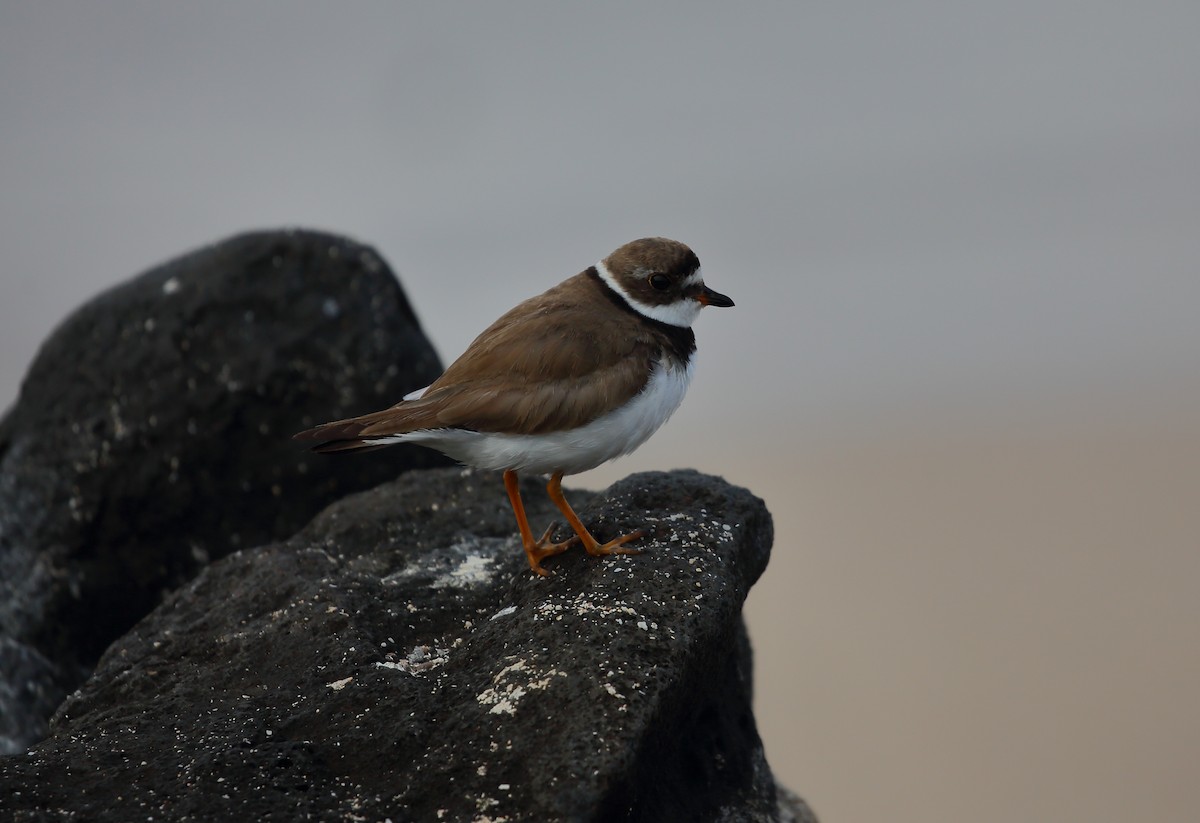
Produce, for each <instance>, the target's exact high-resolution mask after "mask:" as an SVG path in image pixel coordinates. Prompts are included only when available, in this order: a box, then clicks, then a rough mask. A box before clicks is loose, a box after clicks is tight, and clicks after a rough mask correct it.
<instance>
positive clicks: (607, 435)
mask: <svg viewBox="0 0 1200 823" xmlns="http://www.w3.org/2000/svg"><path fill="white" fill-rule="evenodd" d="M695 362H696V357H695V355H694V354H693V355H692V357H690V358H689V359H688V364H687V367H686V368H680V367H678V366H675V365H671V364H670V363H668V362H665V361H660V362H659V364H658V365H657V366H655V369H654V372H653V373H652V374H651V375H650V380H649V382H647V384H646V387H645V388H644V389H642V391H641V393H640V394H638V395H637V396H636V397H634V398H633V400H631V401H629V402H628V403H626V404H625V405H624V406H621V407H620V408H618V409H615V410H613V411H611V412H609V413H608V414H606V415H604V416H603V417H598V418H597V419H595V420H593V421H592V422H591V423H588V424H587V425H586V426H581V427H580V428H577V429H570V430H567V431H559V432H551V433H549V434H497V433H494V432H473V431H464V430H462V429H426V430H422V431H415V432H409V433H408V434H402V435H396V436H394V437H388V438H380V439H379V441H377V442H380V443H400V442H404V443H419V444H420V445H422V446H428V447H430V448H434V449H437V450H438V451H440V452H442V453H443V454H446V455H448V456H450V457H452V458H454V459H455V460H457V461H459V462H460V463H465V464H466V465H468V466H474V467H475V468H478V469H488V470H492V471H501V470H505V469H512V470H514V471H519V472H521V471H523V472H532V473H534V474H548V473H550V472H555V471H561V472H562V473H563V474H578V473H579V472H585V471H587V470H588V469H594V468H596V467H597V466H599V465H600V464H601V463H604V462H607V461H609V460H612V459H613V458H614V457H620V456H621V455H624V454H629V453H630V452H631V451H633V450H634V449H636V448H637V447H638V446H640V445H642V444H643V443H645V442H646V440H647V439H648V438H649V437H650V435H652V434H654V432H656V431H658V427H659V426H661V425H662V424H663V423H665V422H667V418H669V417H670V416H671V415H672V414H674V412H675V410H676V409H677V408H679V404H680V403H682V402H683V396H684V394H686V393H687V387H688V384H689V383H690V382H691V379H692V369H693V365H694V364H695Z"/></svg>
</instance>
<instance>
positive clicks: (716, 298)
mask: <svg viewBox="0 0 1200 823" xmlns="http://www.w3.org/2000/svg"><path fill="white" fill-rule="evenodd" d="M696 299H697V300H698V301H700V305H701V306H717V307H719V308H723V309H724V308H728V307H729V306H732V305H733V301H732V300H730V299H729V298H728V297H726V296H725V295H723V294H721V293H720V292H718V291H713V290H712V289H710V288H709V287H708V286H705V287H704V291H702V292H700V293H699V294H697V295H696Z"/></svg>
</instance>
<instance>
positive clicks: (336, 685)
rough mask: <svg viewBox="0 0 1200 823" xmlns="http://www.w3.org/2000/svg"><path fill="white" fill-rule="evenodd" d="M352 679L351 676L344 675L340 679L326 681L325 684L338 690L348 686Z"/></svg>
mask: <svg viewBox="0 0 1200 823" xmlns="http://www.w3.org/2000/svg"><path fill="white" fill-rule="evenodd" d="M353 681H354V678H353V677H346V678H343V679H341V680H335V681H333V682H332V683H326V684H325V685H326V686H328V687H329V688H331V689H333V690H334V691H335V692H340V691H341V690H342V689H344V688H346V687H347V686H349V685H350V684H351V683H352V682H353Z"/></svg>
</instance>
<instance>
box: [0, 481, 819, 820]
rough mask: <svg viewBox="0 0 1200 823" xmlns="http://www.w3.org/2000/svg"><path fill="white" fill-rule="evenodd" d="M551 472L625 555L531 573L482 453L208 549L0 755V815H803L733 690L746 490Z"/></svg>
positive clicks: (747, 548)
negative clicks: (644, 532)
mask: <svg viewBox="0 0 1200 823" xmlns="http://www.w3.org/2000/svg"><path fill="white" fill-rule="evenodd" d="M524 494H525V498H526V502H527V504H528V507H529V510H530V514H531V518H532V520H533V522H534V527H535V530H536V529H537V524H538V523H544V522H547V521H548V520H549V519H550V507H549V504H548V503H547V502H546V499H545V495H544V492H543V491H542V489H541V486H540V485H539V484H537V483H536V482H535V483H531V484H527V485H525V486H524ZM571 497H572V499H573V500H574V501H575V502H576V503H578V504H579V505H578V506H577V508H578V509H579V511H580V513H581V515H582V516H583V518H584V520H585V521H586V522H588V523H589V524H590V525H593V526H594V527H595V531H596V533H597V536H598V537H600V538H601V539H604V538H607V537H612V536H614V535H616V534H618V533H621V532H624V531H626V530H632V529H634V528H637V527H641V526H650V527H652V528H653V529H654V534H653V535H652V536H651V537H649V538H646V539H645V540H644V542H643V544H642V545H643V546H645V547H646V549H647V551H646V553H645V554H642V555H638V556H618V557H610V558H593V557H589V556H587V555H586V554H585V553H583V552H582V551H581V550H579V549H578V548H575V549H573V550H571V551H568V552H567V553H566V554H564V555H561V556H559V557H556V558H552V559H550V560H548V561H547V562H546V567H547V568H548V569H550V570H552V571H553V573H554V574H553V576H552V577H550V578H547V579H541V578H538V577H535V576H534V575H532V574H531V573H530V572H529V569H528V566H527V564H526V561H525V558H524V554H523V552H522V551H521V548H520V545H519V542H518V540H517V538H516V536H515V534H514V527H513V519H512V514H511V511H510V509H509V507H508V502H507V499H506V498H505V495H504V493H503V488H502V484H501V482H500V478H499V477H497V476H493V475H482V474H474V473H471V472H469V471H466V470H461V469H442V470H435V471H425V472H412V473H409V474H406V475H404V476H403V477H401V478H400V479H398V480H397V481H394V482H391V483H388V484H385V485H382V486H380V487H377V488H375V489H372V490H370V491H367V492H364V493H361V494H357V495H354V496H351V497H349V498H346V499H344V500H342V501H341V502H339V503H337V504H335V505H333V506H331V507H330V508H329V509H327V510H326V511H325V512H323V513H322V514H321V515H320V516H319V517H317V519H316V520H314V521H313V522H312V523H311V524H310V525H309V526H307V527H306V528H305V529H304V530H302V531H301V532H299V533H298V534H296V535H295V536H294V537H292V538H291V539H289V540H287V541H286V542H283V543H276V544H272V545H267V546H264V547H261V548H256V549H250V550H244V551H240V552H238V553H236V554H234V555H232V556H230V557H227V558H225V559H224V560H221V561H219V562H216V563H214V564H212V565H211V566H209V567H208V568H207V569H205V570H204V571H203V572H202V573H201V574H200V575H199V576H198V577H197V578H196V579H195V580H193V581H192V582H191V583H189V584H187V585H185V586H184V587H183V588H182V589H180V590H179V591H177V592H176V593H174V594H173V595H172V596H171V597H169V598H168V599H167V600H166V602H164V603H163V604H162V605H161V606H160V607H159V608H158V609H157V610H156V611H155V612H154V613H152V614H151V615H150V616H149V617H147V618H146V619H145V620H143V621H142V622H141V623H140V624H138V625H137V626H136V627H135V629H134V630H133V631H131V632H130V633H129V634H127V635H126V636H125V637H123V638H122V639H121V640H120V641H119V642H118V643H116V644H114V645H113V646H112V647H111V648H110V649H109V650H108V652H107V653H106V654H105V655H104V658H103V659H102V660H101V662H100V665H99V667H98V669H97V671H96V674H95V676H94V677H93V678H92V679H91V680H89V681H88V682H87V684H86V685H85V686H84V687H83V689H82V690H80V691H79V692H77V693H76V694H74V695H72V696H71V697H70V698H69V699H68V700H67V701H66V703H65V704H64V705H63V706H62V707H61V709H60V710H59V712H58V714H57V715H56V716H55V718H54V720H53V722H52V732H51V736H50V738H49V739H47V740H46V741H44V742H43V743H41V744H39V745H38V746H36V747H34V748H33V749H32V750H31V751H30V752H29V753H28V754H27V755H25V756H20V757H10V758H3V759H0V818H2V819H5V820H10V819H11V820H17V821H24V820H147V819H154V820H194V821H202V820H279V821H292V820H346V821H349V820H355V821H359V820H369V821H382V820H386V819H390V820H392V821H397V823H399V821H407V820H413V821H426V820H451V821H468V820H475V821H497V822H498V821H509V823H516V821H555V820H570V821H575V820H599V821H603V820H644V821H675V820H679V821H703V820H726V821H743V820H746V821H755V820H764V821H765V820H799V821H806V820H812V817H811V815H810V813H809V812H808V811H807V808H806V807H805V806H804V805H803V802H802V801H800V800H798V799H797V798H795V796H794V795H791V794H790V793H787V792H784V791H781V792H779V793H778V796H777V792H776V787H775V784H774V782H773V779H772V777H771V773H770V770H769V769H768V767H767V763H766V761H765V759H764V757H763V750H762V747H761V744H760V742H759V738H758V734H757V731H756V728H755V722H754V716H753V714H752V712H751V705H750V699H751V661H750V651H749V646H748V643H747V641H746V634H745V631H744V628H743V625H742V621H741V617H740V614H741V606H742V602H743V600H744V599H745V597H746V594H747V592H748V590H749V588H750V586H751V584H753V583H754V581H755V580H756V579H757V578H758V576H759V575H760V574H761V573H762V571H763V569H764V567H765V565H766V563H767V558H768V554H769V550H770V546H771V540H772V526H771V518H770V515H769V514H768V512H767V510H766V508H765V507H764V506H763V504H762V501H760V500H759V499H758V498H756V497H754V496H753V495H751V494H750V493H749V492H747V491H746V490H744V489H740V488H737V487H733V486H730V485H728V484H726V483H725V482H724V481H722V480H720V479H718V478H713V477H709V476H704V475H700V474H697V473H695V472H672V473H652V474H643V475H635V476H633V477H630V478H627V479H626V480H624V481H622V482H621V483H618V484H617V485H615V486H613V487H612V488H611V489H609V490H608V491H607V492H604V493H602V494H599V495H594V496H593V495H588V494H584V493H579V492H575V493H573V494H572V495H571ZM559 531H560V533H561V532H562V531H563V529H562V528H561V527H560V529H559Z"/></svg>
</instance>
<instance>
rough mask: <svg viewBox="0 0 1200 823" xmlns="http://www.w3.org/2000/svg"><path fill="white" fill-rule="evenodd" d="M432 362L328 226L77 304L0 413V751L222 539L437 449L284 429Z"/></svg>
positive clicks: (364, 406)
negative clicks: (320, 451) (356, 449)
mask: <svg viewBox="0 0 1200 823" xmlns="http://www.w3.org/2000/svg"><path fill="white" fill-rule="evenodd" d="M439 373H440V366H439V363H438V360H437V357H436V355H435V354H434V352H433V350H432V349H431V347H430V345H429V343H428V341H427V340H426V338H425V336H424V334H423V333H422V332H421V329H420V327H419V325H418V323H417V320H416V317H415V316H414V315H413V312H412V309H411V308H410V307H409V304H408V301H407V300H406V298H405V296H404V294H403V292H402V291H401V289H400V286H399V285H398V284H397V282H396V280H395V278H394V277H393V275H392V274H391V272H390V271H389V270H388V268H387V266H386V265H385V264H384V263H383V261H382V260H380V258H379V257H378V255H376V253H375V252H374V251H372V250H371V249H370V248H367V247H365V246H361V245H359V244H357V243H353V242H350V241H348V240H345V239H342V238H338V237H334V236H330V235H324V234H316V233H311V232H265V233H257V234H247V235H243V236H240V237H236V238H234V239H232V240H229V241H227V242H224V243H220V244H218V245H214V246H210V247H207V248H204V249H202V250H200V251H197V252H195V253H193V254H190V255H188V256H186V257H182V258H180V259H178V260H174V261H171V262H169V263H167V264H165V265H163V266H160V267H158V268H156V269H153V270H152V271H149V272H146V273H145V274H143V275H141V276H139V277H137V278H134V279H133V280H131V281H129V282H127V283H125V284H124V285H121V286H119V287H117V288H114V289H112V290H110V291H108V292H105V293H104V294H102V295H100V296H99V297H97V298H95V299H94V300H92V301H91V302H89V303H87V304H86V305H85V306H83V307H82V308H81V309H79V310H78V311H76V312H75V313H74V314H73V315H71V316H70V317H69V318H68V319H67V320H66V321H65V322H64V323H63V324H62V326H61V327H60V328H59V329H58V330H57V331H55V333H54V334H53V335H52V336H51V337H50V338H49V339H48V340H47V341H46V342H45V343H44V344H43V346H42V349H41V351H40V352H39V354H38V356H37V358H36V360H35V362H34V363H33V366H32V367H31V368H30V370H29V374H28V375H27V376H26V378H25V382H24V384H23V386H22V389H21V395H20V398H19V400H18V401H17V403H16V405H15V406H14V407H13V408H12V409H11V411H10V412H9V413H8V415H7V416H6V417H5V419H4V420H3V422H2V423H0V664H2V666H0V671H2V672H3V674H2V676H0V752H6V751H10V752H11V751H18V750H20V749H21V748H23V747H24V745H25V744H28V743H29V742H32V741H33V740H36V739H39V738H40V737H41V736H42V734H44V732H45V718H46V716H47V715H48V713H49V711H50V710H52V709H53V707H54V706H56V705H57V704H58V703H59V701H60V700H61V699H62V697H63V696H64V695H65V694H66V693H67V692H68V691H70V690H71V689H73V688H75V686H76V685H78V683H79V682H81V681H82V679H83V678H84V677H85V676H86V674H87V672H88V671H89V670H90V668H91V666H92V665H93V664H94V663H95V661H96V659H97V658H98V657H99V656H100V653H101V652H102V651H103V650H104V648H105V647H106V646H107V645H108V644H109V643H110V642H112V641H113V640H114V639H116V638H117V637H119V636H120V635H121V634H122V633H123V632H125V631H126V630H127V629H128V628H129V627H130V626H132V625H133V624H134V623H135V622H136V621H137V620H138V619H139V618H141V617H142V616H143V615H145V614H146V613H148V612H149V611H150V610H151V609H152V608H153V607H154V606H155V605H156V604H157V603H158V602H160V600H161V598H162V596H163V593H164V592H165V591H167V590H170V589H172V588H174V587H176V586H178V585H180V584H182V583H183V582H185V581H187V580H189V579H191V578H192V577H193V576H194V574H195V573H196V571H197V570H198V569H199V568H200V567H201V566H203V565H204V564H205V563H207V562H208V560H209V559H210V558H216V557H220V556H223V555H225V554H228V553H229V552H230V551H232V550H234V549H236V548H239V547H243V548H244V547H248V546H255V545H259V544H262V543H265V542H269V541H271V540H279V539H283V538H284V537H287V536H288V535H290V534H292V533H293V532H295V530H296V529H298V528H300V527H301V526H302V525H304V523H306V522H308V520H309V519H310V518H311V517H312V516H313V515H314V514H315V513H316V512H317V511H319V510H320V508H321V507H323V506H324V505H326V504H328V503H329V502H331V501H333V500H334V499H336V498H338V497H339V496H341V495H343V494H345V493H346V492H347V491H353V490H359V489H363V488H368V487H370V486H372V485H375V484H376V483H379V482H381V481H383V480H385V479H388V478H392V477H395V476H396V475H397V474H398V473H399V472H400V471H402V470H403V469H405V468H408V467H412V466H414V465H429V464H432V463H439V464H444V461H442V460H441V459H440V458H439V457H438V456H437V455H436V454H434V453H433V452H428V451H424V450H420V449H413V450H404V449H401V450H398V451H397V452H395V453H393V454H382V455H380V456H379V457H378V458H377V459H372V460H361V461H360V460H345V461H341V460H328V459H323V458H314V457H313V456H312V455H310V454H307V453H305V452H304V451H303V450H302V449H299V448H296V447H295V446H294V444H293V443H291V442H290V441H289V439H288V436H289V435H290V434H291V433H292V432H295V431H297V430H299V429H301V428H304V427H307V426H309V425H311V424H313V423H316V422H320V421H321V420H322V419H328V418H330V417H332V416H336V415H342V414H344V413H359V412H364V411H369V410H371V409H373V408H379V407H382V406H384V405H387V404H389V403H393V402H395V401H396V400H397V399H398V398H399V397H401V396H402V395H403V394H404V393H405V392H406V391H409V390H411V389H413V388H415V387H419V386H423V385H425V384H427V383H428V382H430V381H431V380H432V379H434V378H435V377H436V376H437V375H438V374H439Z"/></svg>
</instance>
